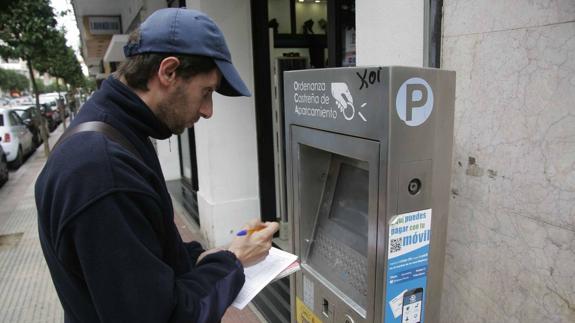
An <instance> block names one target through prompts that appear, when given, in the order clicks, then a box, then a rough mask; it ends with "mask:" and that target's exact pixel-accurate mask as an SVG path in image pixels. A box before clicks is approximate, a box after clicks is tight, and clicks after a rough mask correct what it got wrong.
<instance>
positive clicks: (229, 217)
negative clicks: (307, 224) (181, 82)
mask: <svg viewBox="0 0 575 323" xmlns="http://www.w3.org/2000/svg"><path fill="white" fill-rule="evenodd" d="M187 5H188V7H189V8H194V9H198V10H201V11H203V12H205V13H207V14H208V15H209V16H211V17H212V18H213V19H214V20H215V21H216V23H217V24H218V25H219V26H220V28H221V29H222V31H223V33H224V35H225V37H226V41H227V44H228V47H229V49H230V52H231V54H232V61H233V62H234V65H235V66H236V68H237V69H238V71H239V73H240V75H241V76H242V78H243V80H244V81H245V82H246V84H247V86H248V88H250V89H252V92H253V84H254V82H253V53H252V34H251V18H250V17H251V13H250V1H249V0H237V1H228V0H194V1H190V0H188V1H187ZM194 128H195V131H196V149H197V158H198V182H199V183H198V184H199V191H198V206H199V215H200V226H201V231H202V233H203V234H204V237H205V238H206V240H207V242H208V244H209V245H210V246H218V245H222V244H225V243H228V242H229V241H231V239H232V238H233V237H234V232H235V231H237V230H238V229H240V228H241V227H242V226H243V224H244V223H246V222H247V221H248V220H249V219H252V218H259V217H260V206H259V185H258V161H257V136H256V122H255V103H254V99H253V97H251V98H243V97H241V98H232V97H224V96H221V95H219V94H214V115H213V117H212V118H211V119H210V120H201V121H200V122H199V123H197V124H196V125H195V126H194Z"/></svg>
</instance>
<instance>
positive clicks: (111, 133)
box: [52, 121, 144, 160]
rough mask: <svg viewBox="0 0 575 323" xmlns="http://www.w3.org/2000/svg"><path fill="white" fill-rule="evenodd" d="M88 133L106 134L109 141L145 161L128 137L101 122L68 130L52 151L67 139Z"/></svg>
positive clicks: (88, 123)
mask: <svg viewBox="0 0 575 323" xmlns="http://www.w3.org/2000/svg"><path fill="white" fill-rule="evenodd" d="M88 131H93V132H99V133H102V134H104V135H105V136H106V137H108V139H110V140H112V141H114V142H116V143H117V144H119V145H120V146H122V147H124V148H125V149H126V150H128V151H130V152H131V153H132V154H133V155H135V156H136V157H138V158H139V159H140V160H144V158H142V155H140V153H139V152H138V151H137V150H136V148H135V147H134V145H132V143H131V142H130V141H129V140H128V139H126V137H124V136H123V135H122V134H121V133H120V132H119V131H118V130H117V129H116V128H114V127H112V126H111V125H109V124H107V123H105V122H101V121H89V122H83V123H80V124H78V125H77V126H75V127H73V128H68V130H66V131H65V132H64V134H62V136H60V139H58V142H57V143H56V145H54V148H52V150H54V149H56V147H58V145H60V144H62V143H63V142H64V141H66V139H68V138H70V137H71V136H73V135H75V134H77V133H80V132H88Z"/></svg>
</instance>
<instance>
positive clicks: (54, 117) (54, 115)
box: [40, 103, 60, 132]
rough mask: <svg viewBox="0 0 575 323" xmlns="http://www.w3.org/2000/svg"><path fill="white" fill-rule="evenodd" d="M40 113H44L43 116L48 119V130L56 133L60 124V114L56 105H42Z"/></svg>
mask: <svg viewBox="0 0 575 323" xmlns="http://www.w3.org/2000/svg"><path fill="white" fill-rule="evenodd" d="M40 113H42V116H43V117H44V119H46V122H47V125H48V130H50V132H52V131H54V129H56V127H58V125H59V124H60V114H59V113H58V108H57V107H56V105H50V104H47V103H41V104H40Z"/></svg>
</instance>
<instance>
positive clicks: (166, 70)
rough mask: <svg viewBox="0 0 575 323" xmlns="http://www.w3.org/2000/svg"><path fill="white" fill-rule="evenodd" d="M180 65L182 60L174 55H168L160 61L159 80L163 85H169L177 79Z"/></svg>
mask: <svg viewBox="0 0 575 323" xmlns="http://www.w3.org/2000/svg"><path fill="white" fill-rule="evenodd" d="M178 66H180V60H179V59H178V58H177V57H174V56H168V57H166V58H164V59H163V60H162V62H160V67H159V68H158V80H159V81H160V84H162V85H163V86H169V85H170V84H172V83H173V82H174V81H175V80H176V69H177V68H178Z"/></svg>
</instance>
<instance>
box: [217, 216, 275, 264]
mask: <svg viewBox="0 0 575 323" xmlns="http://www.w3.org/2000/svg"><path fill="white" fill-rule="evenodd" d="M278 228H279V225H278V224H277V223H276V222H265V223H262V222H260V221H251V222H250V223H249V224H248V225H247V226H246V227H244V229H246V230H257V231H255V232H253V233H251V234H249V233H248V234H246V235H245V236H240V237H235V238H234V240H233V241H232V243H231V244H230V246H229V248H228V250H229V251H231V252H233V253H234V254H235V255H236V257H237V258H238V260H239V261H240V262H241V263H242V265H243V266H244V267H248V266H250V265H253V264H255V263H257V262H258V261H260V260H262V259H263V258H264V257H265V256H267V254H268V252H269V250H270V248H271V247H272V238H273V235H274V233H276V231H278Z"/></svg>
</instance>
